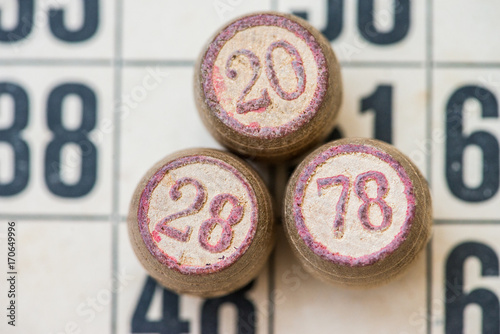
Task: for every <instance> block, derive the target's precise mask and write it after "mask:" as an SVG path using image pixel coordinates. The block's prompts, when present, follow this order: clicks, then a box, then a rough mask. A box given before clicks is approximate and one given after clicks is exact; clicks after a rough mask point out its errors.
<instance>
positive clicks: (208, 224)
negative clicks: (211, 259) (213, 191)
mask: <svg viewBox="0 0 500 334" xmlns="http://www.w3.org/2000/svg"><path fill="white" fill-rule="evenodd" d="M228 202H229V203H231V205H232V208H231V212H230V213H229V217H228V218H227V219H225V220H224V219H222V218H221V217H220V216H219V215H220V212H221V211H222V209H223V208H224V205H225V204H226V203H228ZM210 215H211V218H209V219H207V220H205V221H204V222H203V223H202V224H201V227H200V232H199V236H198V240H199V242H200V244H201V246H202V247H203V248H205V249H206V250H208V251H209V252H211V253H220V252H222V251H225V250H226V249H228V247H229V246H230V245H231V240H232V239H233V229H232V228H231V226H233V225H235V224H238V223H239V222H240V221H241V219H242V218H243V206H242V205H241V203H240V201H239V200H238V199H237V198H236V197H235V196H233V195H231V194H220V195H217V196H215V197H214V199H213V200H212V202H211V203H210ZM216 225H220V227H222V234H221V236H220V238H219V240H218V241H217V243H216V244H215V245H212V244H210V243H209V242H208V238H209V236H210V234H211V233H212V231H213V229H214V228H215V226H216Z"/></svg>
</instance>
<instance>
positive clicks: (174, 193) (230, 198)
mask: <svg viewBox="0 0 500 334" xmlns="http://www.w3.org/2000/svg"><path fill="white" fill-rule="evenodd" d="M188 184H190V185H193V186H194V187H195V188H196V196H195V199H194V201H193V203H192V204H191V205H190V206H189V207H188V208H187V209H185V210H182V211H179V212H176V213H174V214H171V215H168V216H167V217H165V218H163V219H162V220H160V221H159V222H158V223H157V224H156V226H155V230H156V231H157V232H159V233H162V234H164V235H166V236H168V237H170V238H173V239H175V240H178V241H182V242H187V241H188V240H189V237H190V235H191V230H192V228H191V226H186V228H185V229H184V230H179V229H177V228H174V227H172V226H169V225H168V224H169V223H170V222H172V221H174V220H176V219H179V218H181V217H186V216H189V215H193V214H196V213H197V212H199V211H200V210H201V209H202V208H203V205H204V204H205V202H206V200H207V194H206V190H205V188H204V187H203V185H202V184H201V182H200V181H198V180H196V179H193V178H190V177H184V178H181V179H179V180H177V181H176V182H175V183H174V185H173V186H172V188H171V189H170V192H169V194H170V198H172V199H173V200H174V201H177V200H179V199H180V198H181V197H182V194H181V192H180V189H181V188H182V187H184V186H186V185H188ZM227 203H230V204H231V205H232V208H231V212H230V213H229V216H228V217H227V219H223V218H221V217H220V214H221V211H222V209H223V208H224V206H225V205H226V204H227ZM242 218H243V206H242V205H241V203H240V201H239V200H238V198H236V196H234V195H231V194H219V195H217V196H215V197H214V199H213V200H212V201H211V202H210V218H209V219H207V220H205V221H204V222H203V223H202V224H201V226H200V231H199V233H198V241H199V242H200V244H201V246H202V247H203V248H204V249H206V250H207V251H209V252H211V253H220V252H222V251H224V250H226V249H227V248H228V247H229V246H230V245H231V241H232V239H233V229H232V226H233V225H236V224H238V223H239V222H240V221H241V219H242ZM217 225H219V226H220V227H221V228H222V234H221V236H220V238H219V240H218V241H217V242H216V243H215V244H212V243H210V241H209V239H210V235H211V233H212V232H213V230H214V228H215V227H216V226H217Z"/></svg>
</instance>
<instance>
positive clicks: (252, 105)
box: [226, 40, 306, 114]
mask: <svg viewBox="0 0 500 334" xmlns="http://www.w3.org/2000/svg"><path fill="white" fill-rule="evenodd" d="M277 48H282V49H283V50H285V51H286V53H288V54H289V55H290V56H292V57H293V58H294V60H293V61H292V67H293V71H294V72H295V76H296V78H297V88H296V89H295V91H293V92H291V93H288V92H286V91H285V90H283V88H282V87H281V85H280V83H279V79H278V76H277V75H276V71H275V70H274V63H273V57H272V53H273V51H274V50H275V49H277ZM238 56H246V57H247V58H248V60H249V61H250V66H251V67H252V71H253V74H252V78H251V79H250V82H249V83H248V84H247V85H246V86H245V88H244V89H243V91H242V92H241V95H240V96H239V97H238V100H237V102H236V112H237V113H238V114H246V113H248V112H251V111H255V112H260V111H264V110H265V109H266V108H267V107H268V106H269V105H270V104H271V98H270V97H269V93H268V92H267V88H264V89H263V90H262V91H261V97H259V98H256V99H253V100H250V101H246V102H245V101H243V100H244V99H245V97H246V96H247V95H248V94H249V93H250V91H251V90H252V87H253V86H254V85H255V83H256V82H257V79H258V78H259V75H260V61H259V58H258V57H257V55H256V54H255V53H253V52H252V51H250V50H247V49H241V50H236V51H234V52H233V53H231V54H230V55H229V57H228V59H227V62H226V75H227V77H228V78H229V79H233V80H234V79H236V78H237V76H238V73H237V72H236V71H235V70H233V69H231V65H232V64H233V60H234V59H236V57H238ZM266 75H267V80H269V84H270V85H271V87H272V88H273V90H274V91H275V92H276V94H278V96H279V97H281V98H282V99H283V100H286V101H291V100H295V99H296V98H298V97H299V96H300V95H302V93H304V90H305V87H306V73H305V70H304V63H303V62H302V57H301V56H300V54H299V51H298V50H297V49H296V48H295V47H294V46H293V45H292V44H290V43H288V42H287V41H284V40H280V41H277V42H274V43H271V45H269V47H268V49H267V52H266Z"/></svg>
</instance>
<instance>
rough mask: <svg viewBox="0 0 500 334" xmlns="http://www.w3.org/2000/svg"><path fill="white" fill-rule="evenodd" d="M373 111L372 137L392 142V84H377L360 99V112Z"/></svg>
mask: <svg viewBox="0 0 500 334" xmlns="http://www.w3.org/2000/svg"><path fill="white" fill-rule="evenodd" d="M368 111H373V112H374V113H375V126H374V129H375V131H374V137H375V138H376V139H378V140H382V141H385V142H387V143H389V144H392V86H390V85H379V86H377V88H376V89H375V91H374V92H373V93H372V94H371V95H369V96H367V97H365V98H363V99H362V100H361V112H362V113H365V112H368Z"/></svg>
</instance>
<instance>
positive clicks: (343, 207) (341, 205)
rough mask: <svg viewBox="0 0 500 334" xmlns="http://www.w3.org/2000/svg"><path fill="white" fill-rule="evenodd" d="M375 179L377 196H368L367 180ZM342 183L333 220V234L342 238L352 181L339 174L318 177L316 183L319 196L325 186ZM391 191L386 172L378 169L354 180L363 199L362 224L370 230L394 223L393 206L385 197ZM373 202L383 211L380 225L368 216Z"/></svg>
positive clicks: (356, 191)
mask: <svg viewBox="0 0 500 334" xmlns="http://www.w3.org/2000/svg"><path fill="white" fill-rule="evenodd" d="M369 180H374V181H375V182H376V183H377V197H374V198H371V197H368V194H367V193H366V190H365V185H366V182H368V181H369ZM338 184H340V185H342V192H341V194H340V198H339V200H338V202H337V205H336V214H335V219H334V222H333V235H334V237H335V238H337V239H340V238H342V237H343V236H344V231H345V214H346V211H347V202H348V200H349V188H350V184H351V181H350V180H349V178H348V177H347V176H345V175H337V176H332V177H325V178H321V179H318V180H317V181H316V185H317V187H318V196H321V190H322V189H323V188H326V187H329V186H334V185H338ZM388 191H389V187H388V182H387V178H386V177H385V175H384V174H382V173H380V172H377V171H368V172H365V173H362V174H359V175H358V176H357V177H356V180H355V181H354V192H355V193H356V195H357V196H358V197H359V198H360V199H361V200H362V201H363V204H361V206H360V207H359V210H358V217H359V220H360V221H361V224H362V226H363V227H364V228H365V229H367V230H369V231H384V230H386V229H387V228H388V227H389V226H390V225H391V223H392V208H391V207H390V206H389V205H388V204H387V202H385V201H384V197H385V196H386V195H387V192H388ZM371 204H377V205H378V206H379V207H380V210H381V211H382V223H381V224H380V225H379V226H376V225H373V224H372V223H371V222H370V217H369V216H368V209H369V208H370V205H371Z"/></svg>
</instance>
